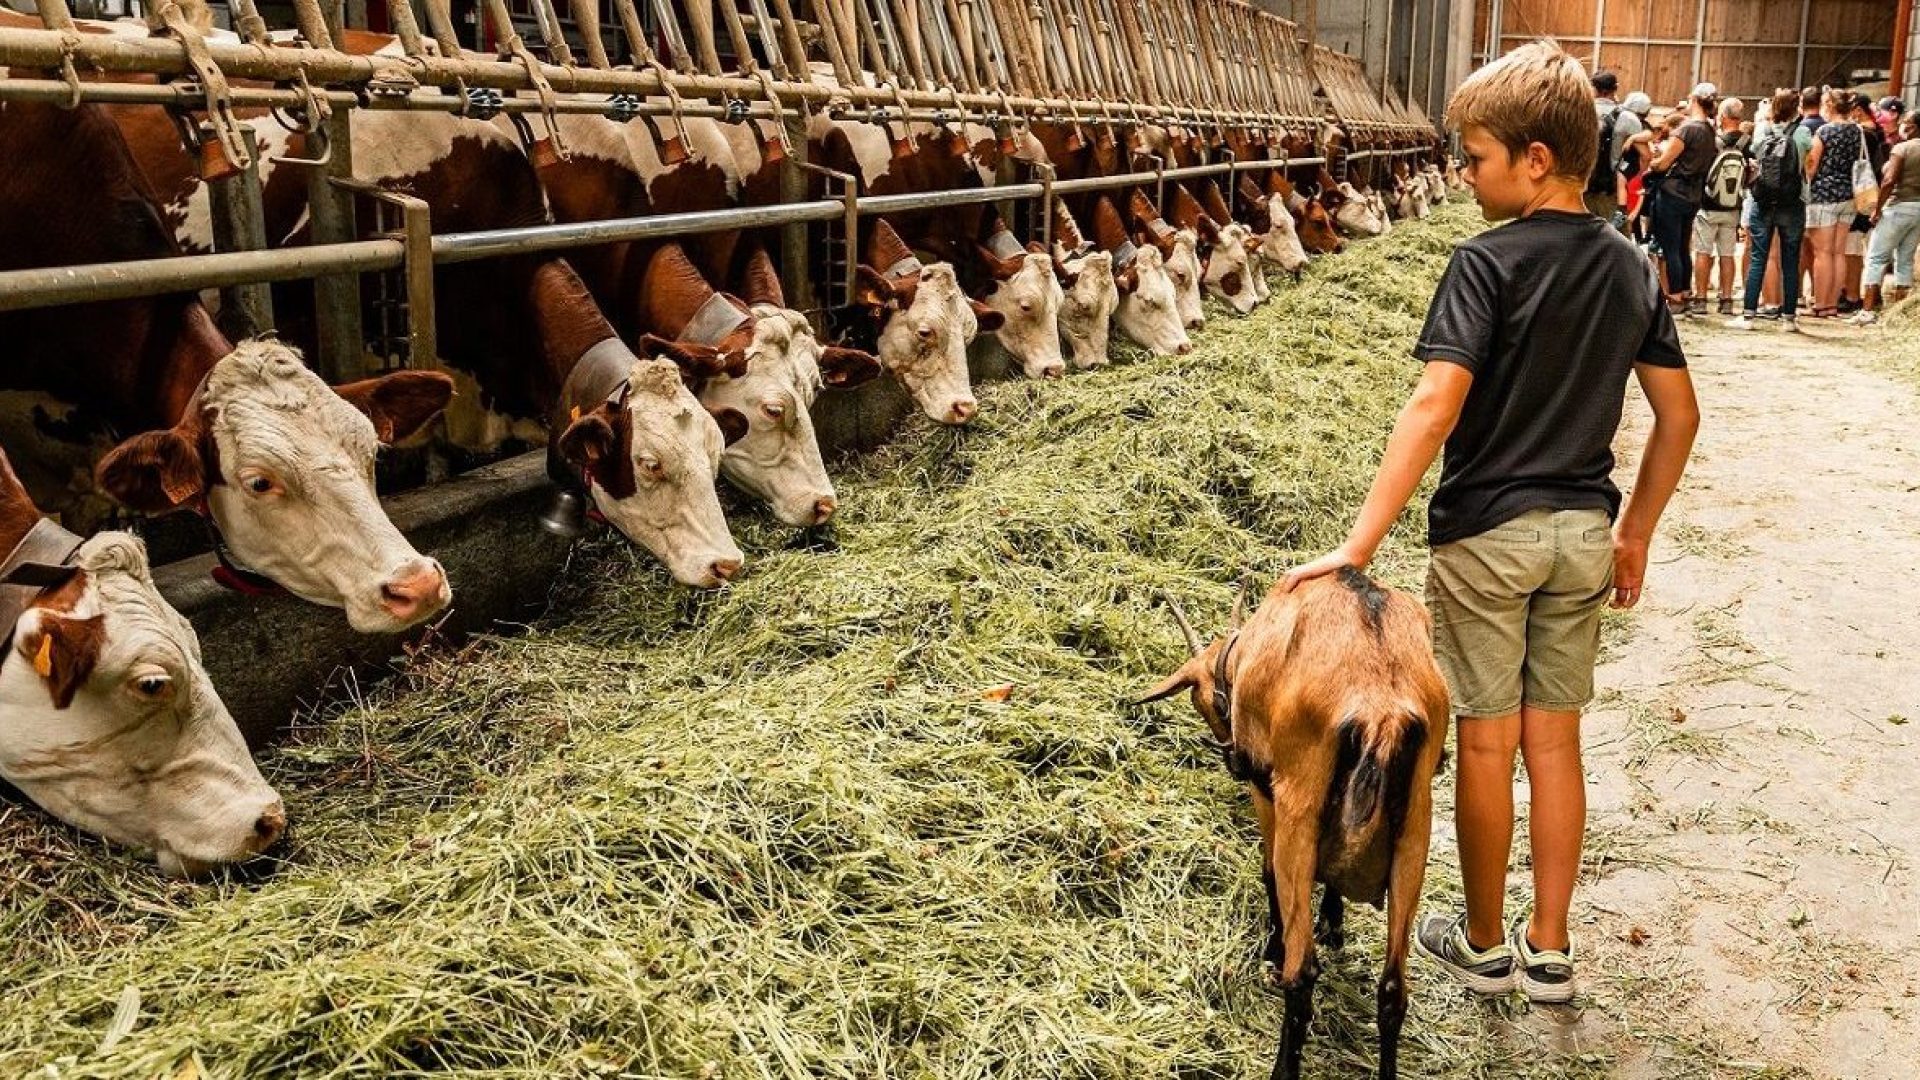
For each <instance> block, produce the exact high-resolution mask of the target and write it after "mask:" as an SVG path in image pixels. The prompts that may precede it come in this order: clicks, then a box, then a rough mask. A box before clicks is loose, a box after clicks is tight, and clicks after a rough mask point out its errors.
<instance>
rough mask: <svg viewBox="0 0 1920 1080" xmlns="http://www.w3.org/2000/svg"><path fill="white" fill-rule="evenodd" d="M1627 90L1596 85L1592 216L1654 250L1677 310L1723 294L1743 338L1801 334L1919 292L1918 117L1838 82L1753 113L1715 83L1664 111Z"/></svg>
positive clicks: (1872, 316) (1700, 307) (1695, 308)
mask: <svg viewBox="0 0 1920 1080" xmlns="http://www.w3.org/2000/svg"><path fill="white" fill-rule="evenodd" d="M1619 90H1620V82H1619V79H1618V77H1617V76H1615V75H1614V73H1613V72H1611V71H1601V72H1597V73H1595V75H1594V76H1593V96H1594V109H1595V112H1596V113H1597V115H1598V119H1599V136H1598V138H1599V153H1598V156H1597V158H1596V160H1595V162H1594V167H1593V174H1592V176H1591V177H1590V178H1589V179H1588V182H1587V195H1586V202H1587V208H1588V209H1589V210H1591V211H1592V212H1593V213H1595V214H1596V215H1598V216H1600V217H1602V218H1605V219H1607V220H1609V221H1611V222H1612V224H1613V226H1614V227H1615V228H1617V229H1620V230H1622V231H1624V232H1626V233H1627V234H1628V235H1629V236H1631V237H1632V238H1633V239H1634V240H1635V241H1637V242H1638V243H1639V244H1640V245H1641V247H1642V248H1643V249H1644V250H1645V251H1646V253H1647V256H1648V257H1649V258H1650V259H1651V260H1652V261H1653V264H1654V267H1655V270H1656V273H1658V274H1659V280H1660V282H1661V289H1662V291H1664V292H1665V294H1666V297H1667V304H1668V306H1669V307H1670V308H1671V309H1672V311H1673V313H1674V314H1675V315H1682V316H1695V317H1700V316H1705V315H1706V314H1707V313H1708V300H1709V297H1710V296H1711V295H1712V290H1713V289H1715V288H1716V287H1717V289H1718V298H1717V299H1718V311H1719V314H1721V315H1724V316H1730V317H1731V320H1730V321H1729V323H1728V325H1729V326H1732V327H1736V328H1738V329H1751V328H1753V327H1754V326H1755V325H1757V324H1758V323H1760V322H1763V321H1775V322H1778V324H1779V325H1780V327H1781V328H1782V329H1783V330H1788V331H1794V330H1798V329H1799V320H1800V318H1801V317H1802V314H1803V311H1802V308H1803V306H1804V309H1805V310H1804V315H1805V317H1808V318H1815V319H1830V318H1844V319H1847V320H1848V321H1850V322H1853V323H1857V324H1867V323H1872V322H1874V321H1876V320H1877V319H1878V318H1879V313H1880V311H1881V310H1882V308H1883V306H1884V305H1886V304H1890V303H1897V302H1899V301H1900V300H1902V299H1904V298H1905V297H1906V295H1907V293H1908V292H1909V291H1910V290H1911V289H1912V288H1913V261H1914V249H1915V246H1916V245H1920V137H1917V136H1920V110H1916V111H1912V112H1909V111H1908V110H1907V107H1906V104H1905V103H1904V102H1902V101H1901V100H1900V99H1899V98H1895V97H1883V98H1881V99H1880V100H1878V101H1874V100H1872V99H1870V98H1869V97H1868V96H1866V95H1864V94H1858V93H1854V92H1853V91H1850V90H1842V89H1838V88H1835V87H1824V88H1823V87H1812V86H1810V87H1807V88H1806V89H1804V90H1794V89H1792V88H1790V87H1788V88H1782V89H1779V90H1776V91H1775V92H1774V94H1773V96H1772V97H1771V98H1770V99H1767V100H1764V101H1759V102H1755V103H1754V106H1753V108H1752V109H1751V110H1749V108H1748V106H1747V103H1745V102H1743V101H1741V100H1740V99H1738V98H1723V97H1721V95H1720V91H1719V88H1718V87H1716V86H1714V84H1712V83H1708V82H1703V83H1701V84H1699V85H1698V86H1695V87H1694V88H1693V92H1692V93H1691V94H1689V95H1688V97H1687V99H1686V100H1685V101H1682V102H1678V103H1676V104H1675V105H1673V106H1672V107H1670V108H1664V109H1657V108H1655V107H1654V104H1653V101H1652V99H1651V98H1649V97H1648V96H1647V95H1646V94H1643V93H1639V92H1637V91H1636V92H1634V93H1631V94H1628V95H1626V97H1625V99H1624V100H1620V99H1619V98H1618V95H1619ZM1749 113H1750V114H1751V115H1749ZM1889 272H1891V274H1892V281H1891V282H1888V281H1887V275H1888V274H1889ZM1803 302H1804V304H1803Z"/></svg>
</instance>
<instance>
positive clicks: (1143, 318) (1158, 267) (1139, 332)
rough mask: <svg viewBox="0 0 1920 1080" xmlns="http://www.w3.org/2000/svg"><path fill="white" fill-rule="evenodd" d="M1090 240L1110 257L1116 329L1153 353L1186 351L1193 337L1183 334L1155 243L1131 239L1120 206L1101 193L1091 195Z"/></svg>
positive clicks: (1184, 352)
mask: <svg viewBox="0 0 1920 1080" xmlns="http://www.w3.org/2000/svg"><path fill="white" fill-rule="evenodd" d="M1093 241H1094V244H1095V246H1096V247H1097V248H1098V250H1101V251H1105V252H1106V253H1108V255H1110V256H1111V257H1112V259H1113V276H1114V283H1115V285H1116V287H1117V288H1118V289H1119V293H1120V297H1119V304H1118V306H1117V307H1116V308H1115V309H1114V314H1113V321H1114V324H1115V325H1116V326H1118V327H1119V328H1120V332H1121V333H1122V334H1125V335H1126V336H1127V337H1128V338H1129V339H1131V340H1132V341H1133V342H1134V343H1135V344H1137V345H1140V346H1142V347H1143V348H1145V349H1147V350H1148V351H1150V352H1152V353H1154V354H1156V355H1158V356H1174V355H1184V354H1186V353H1190V352H1192V351H1193V341H1192V339H1191V338H1189V337H1188V336H1187V331H1186V324H1185V320H1183V319H1182V318H1181V315H1180V306H1179V301H1178V298H1177V297H1176V296H1175V293H1174V289H1173V280H1172V279H1171V278H1169V277H1168V276H1167V270H1166V265H1165V263H1164V262H1162V258H1161V254H1160V249H1159V248H1157V247H1155V246H1153V245H1152V244H1147V245H1145V246H1140V245H1136V244H1135V243H1134V242H1133V240H1132V238H1131V237H1129V236H1128V234H1127V227H1126V225H1125V224H1124V223H1123V222H1122V221H1121V220H1120V211H1119V210H1118V209H1116V208H1115V207H1114V205H1113V200H1112V199H1110V198H1108V197H1107V196H1105V195H1102V196H1100V197H1099V198H1098V199H1096V200H1094V204H1093Z"/></svg>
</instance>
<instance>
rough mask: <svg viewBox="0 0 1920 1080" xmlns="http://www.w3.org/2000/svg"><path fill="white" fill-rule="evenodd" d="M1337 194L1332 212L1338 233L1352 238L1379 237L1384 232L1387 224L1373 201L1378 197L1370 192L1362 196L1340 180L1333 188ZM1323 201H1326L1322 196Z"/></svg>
mask: <svg viewBox="0 0 1920 1080" xmlns="http://www.w3.org/2000/svg"><path fill="white" fill-rule="evenodd" d="M1334 190H1335V191H1336V192H1338V194H1339V198H1338V200H1337V201H1336V202H1335V205H1333V206H1332V207H1331V209H1332V210H1333V221H1334V224H1335V225H1337V226H1339V228H1340V231H1341V232H1344V233H1346V234H1347V235H1348V236H1352V237H1370V236H1379V235H1380V234H1382V233H1384V232H1386V230H1387V222H1386V215H1385V213H1384V212H1383V210H1382V209H1381V208H1379V207H1376V205H1375V203H1374V199H1377V198H1378V196H1376V195H1373V194H1372V193H1371V192H1369V193H1366V194H1362V193H1361V191H1360V190H1359V189H1358V188H1356V187H1354V186H1353V184H1352V183H1350V182H1348V181H1345V180H1342V181H1341V182H1340V183H1339V184H1337V185H1336V186H1335V188H1334ZM1323 201H1327V200H1326V199H1325V196H1324V194H1323Z"/></svg>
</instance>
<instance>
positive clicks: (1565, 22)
mask: <svg viewBox="0 0 1920 1080" xmlns="http://www.w3.org/2000/svg"><path fill="white" fill-rule="evenodd" d="M1475 2H1476V11H1475V19H1474V34H1475V36H1474V53H1475V57H1476V59H1477V60H1478V59H1480V58H1482V57H1484V56H1485V55H1486V54H1487V52H1488V41H1489V38H1490V37H1491V36H1492V30H1491V29H1490V27H1491V23H1492V21H1493V19H1494V17H1495V16H1496V15H1497V16H1498V18H1499V20H1500V36H1499V44H1498V46H1497V48H1495V49H1494V50H1493V52H1494V53H1496V54H1497V53H1499V52H1504V51H1506V50H1507V49H1511V48H1513V47H1514V46H1516V45H1521V44H1524V43H1526V42H1528V41H1531V40H1533V39H1535V38H1540V37H1553V38H1557V39H1558V40H1559V41H1560V43H1561V44H1562V45H1564V46H1565V47H1566V48H1567V49H1568V50H1569V51H1571V52H1573V53H1574V54H1575V55H1576V56H1579V57H1580V59H1581V61H1582V62H1584V63H1585V64H1586V65H1587V66H1588V67H1589V68H1594V67H1603V68H1608V69H1610V70H1612V71H1614V72H1615V73H1616V74H1618V75H1619V76H1620V88H1621V92H1622V93H1623V94H1624V93H1626V92H1627V91H1630V90H1645V91H1646V92H1647V93H1648V94H1649V95H1650V96H1651V97H1652V98H1653V102H1654V104H1655V105H1671V104H1674V103H1675V102H1677V101H1679V100H1680V99H1681V98H1683V97H1684V96H1686V94H1687V92H1688V91H1689V90H1690V89H1692V87H1693V84H1694V83H1696V82H1699V81H1700V80H1702V79H1704V80H1707V81H1710V82H1712V83H1714V84H1716V85H1717V86H1719V88H1720V90H1721V92H1722V93H1723V94H1732V95H1735V96H1738V97H1742V98H1746V99H1749V100H1751V99H1753V98H1755V97H1758V96H1760V95H1763V94H1768V93H1771V92H1772V91H1773V89H1774V88H1775V87H1776V86H1809V85H1822V84H1827V83H1834V84H1839V85H1845V84H1846V82H1847V74H1848V72H1850V71H1852V70H1854V69H1855V68H1884V67H1886V66H1887V64H1889V63H1890V62H1891V61H1892V47H1893V33H1894V31H1893V12H1894V5H1893V3H1892V2H1891V0H1475ZM1803 19H1804V21H1805V33H1804V35H1803V34H1802V32H1801V27H1802V20H1803ZM1596 39H1597V49H1596Z"/></svg>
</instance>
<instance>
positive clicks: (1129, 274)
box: [1113, 266, 1140, 293]
mask: <svg viewBox="0 0 1920 1080" xmlns="http://www.w3.org/2000/svg"><path fill="white" fill-rule="evenodd" d="M1113 285H1114V288H1117V289H1119V290H1120V291H1121V292H1123V293H1130V292H1132V291H1133V290H1135V289H1137V288H1139V287H1140V270H1139V268H1138V267H1133V266H1129V267H1127V268H1126V269H1125V270H1122V271H1120V272H1119V273H1117V274H1115V275H1113Z"/></svg>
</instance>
